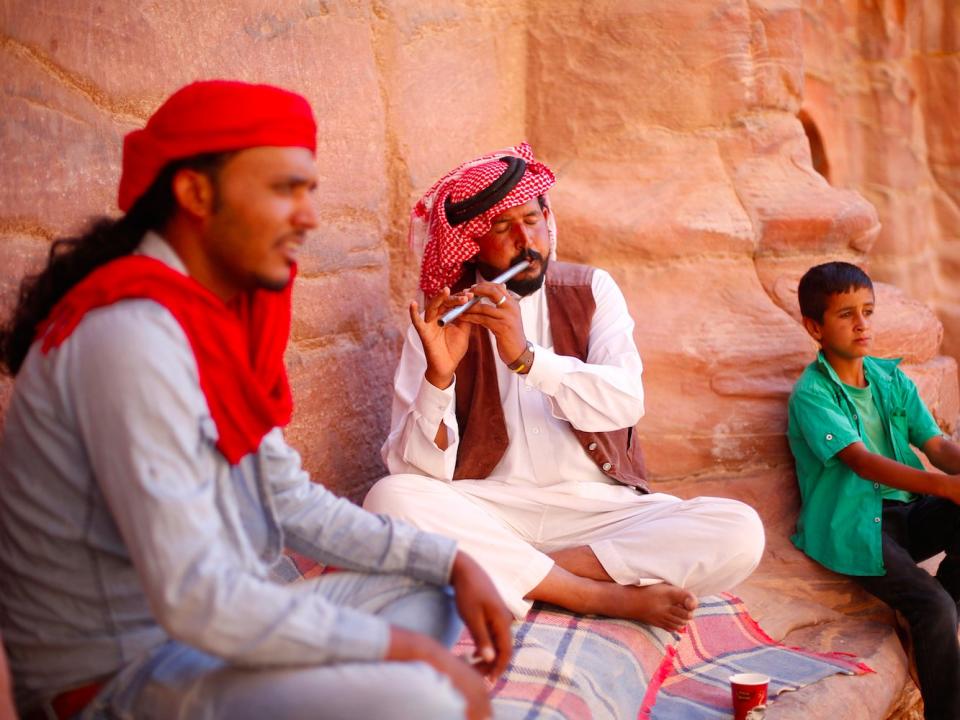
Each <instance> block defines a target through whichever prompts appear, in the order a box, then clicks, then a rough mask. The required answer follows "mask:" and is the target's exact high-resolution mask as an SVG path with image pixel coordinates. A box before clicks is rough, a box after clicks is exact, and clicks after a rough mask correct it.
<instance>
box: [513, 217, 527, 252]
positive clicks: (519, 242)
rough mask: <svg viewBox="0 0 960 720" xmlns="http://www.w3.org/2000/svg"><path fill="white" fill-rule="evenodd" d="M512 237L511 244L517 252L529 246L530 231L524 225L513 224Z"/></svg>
mask: <svg viewBox="0 0 960 720" xmlns="http://www.w3.org/2000/svg"><path fill="white" fill-rule="evenodd" d="M512 235H513V244H514V246H515V247H516V248H517V249H518V250H523V249H526V247H527V246H528V245H529V244H530V230H529V229H528V228H527V226H526V225H525V224H524V223H522V222H518V223H515V224H514V225H513V228H512Z"/></svg>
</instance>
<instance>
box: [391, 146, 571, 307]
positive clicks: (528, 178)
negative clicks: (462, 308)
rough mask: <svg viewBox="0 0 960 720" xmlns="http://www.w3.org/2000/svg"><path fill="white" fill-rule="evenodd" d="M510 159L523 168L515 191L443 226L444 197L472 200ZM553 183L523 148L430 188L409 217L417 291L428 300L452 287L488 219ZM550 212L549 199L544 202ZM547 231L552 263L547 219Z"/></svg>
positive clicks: (476, 163) (483, 160) (487, 158)
mask: <svg viewBox="0 0 960 720" xmlns="http://www.w3.org/2000/svg"><path fill="white" fill-rule="evenodd" d="M508 155H512V156H514V157H519V158H523V160H525V161H526V163H527V167H526V171H525V172H524V174H523V177H522V178H521V179H520V181H519V182H518V183H517V185H516V186H515V187H514V188H513V189H512V190H511V191H510V192H509V193H508V194H507V195H506V197H504V198H503V199H502V200H500V201H499V202H498V203H497V204H496V205H494V206H493V207H491V208H490V209H489V210H487V211H486V212H484V213H482V214H480V215H478V216H477V217H475V218H472V219H471V220H468V221H467V222H465V223H462V224H460V225H456V226H451V225H450V223H449V222H448V221H447V214H446V212H445V210H444V204H445V203H446V201H447V198H448V197H449V198H450V200H451V201H452V202H460V201H462V200H465V199H466V198H469V197H472V196H474V195H476V194H477V193H478V192H480V191H481V190H483V189H484V188H487V187H489V186H490V185H491V184H492V183H493V182H494V181H496V180H497V179H498V178H499V177H500V176H501V175H502V174H503V172H504V170H505V169H506V165H505V164H504V162H503V161H501V160H500V158H502V157H504V156H508ZM554 182H556V178H555V177H554V175H553V172H552V171H551V170H550V168H548V167H547V166H546V165H544V164H543V163H541V162H538V161H536V160H534V159H533V149H532V148H531V147H530V145H529V144H527V143H521V144H520V145H516V146H514V147H509V148H505V149H504V150H499V151H497V152H492V153H489V154H487V155H483V156H481V157H478V158H476V159H474V160H470V161H468V162H465V163H463V164H462V165H460V166H459V167H457V168H456V169H455V170H452V171H451V172H449V173H447V174H446V175H444V176H443V177H442V178H441V179H440V180H438V181H437V182H436V183H434V185H433V187H431V188H430V189H429V190H428V191H427V192H426V193H425V194H424V196H423V197H422V198H420V200H419V201H418V202H417V204H416V205H415V206H414V208H413V211H412V212H411V213H410V232H409V236H408V239H409V242H410V246H411V247H412V248H413V250H414V251H415V252H416V253H417V255H419V256H421V257H422V260H421V264H420V289H421V290H422V291H423V294H424V295H425V296H426V297H432V296H434V295H436V294H437V293H439V292H440V291H441V290H443V288H445V287H452V286H453V285H454V284H455V283H456V282H457V280H459V279H460V276H461V274H462V273H463V264H464V263H465V262H467V261H468V260H470V259H471V258H473V257H474V256H475V255H476V254H477V253H478V252H479V251H480V246H479V245H478V244H477V242H476V240H477V238H480V237H482V236H483V235H486V234H487V233H488V232H489V231H490V227H491V225H492V224H493V219H494V218H495V217H497V215H499V214H500V213H502V212H504V211H505V210H509V209H510V208H512V207H516V206H517V205H523V204H524V203H525V202H527V201H528V200H531V199H533V198H536V197H539V196H540V195H543V196H544V198H547V196H546V192H547V190H548V189H549V188H550V187H551V186H552V185H553V184H554ZM546 202H547V206H548V207H549V202H550V201H549V199H547V200H546ZM547 228H548V231H549V235H550V254H551V257H553V255H554V254H555V250H556V237H557V231H556V223H555V222H554V220H553V212H550V213H549V216H548V220H547Z"/></svg>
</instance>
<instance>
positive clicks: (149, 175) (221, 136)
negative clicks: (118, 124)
mask: <svg viewBox="0 0 960 720" xmlns="http://www.w3.org/2000/svg"><path fill="white" fill-rule="evenodd" d="M261 145H271V146H276V147H304V148H307V149H308V150H310V151H311V152H316V149H317V124H316V122H315V121H314V119H313V111H312V110H311V109H310V104H309V103H308V102H307V101H306V99H305V98H304V97H302V96H300V95H297V94H295V93H292V92H289V91H287V90H282V89H281V88H278V87H273V86H271V85H251V84H249V83H243V82H236V81H230V80H207V81H201V82H195V83H193V84H191V85H187V86H186V87H184V88H181V89H180V90H178V91H177V92H175V93H174V94H173V95H171V96H170V98H169V99H168V100H167V101H166V102H165V103H164V104H163V105H161V106H160V107H159V108H158V109H157V111H156V112H155V113H154V114H153V115H152V116H151V117H150V119H149V120H148V121H147V126H146V127H145V128H143V129H142V130H134V131H133V132H131V133H129V134H128V135H127V136H126V137H125V138H124V140H123V173H122V174H121V176H120V191H119V194H118V200H117V202H118V204H119V205H120V209H121V210H123V211H124V212H126V211H127V210H129V209H130V208H131V206H132V205H133V204H134V203H135V202H136V201H137V198H139V197H140V196H141V195H143V193H145V192H146V191H147V189H148V188H149V187H150V185H151V184H152V183H153V181H154V180H156V178H157V175H159V174H160V171H161V170H162V169H163V168H164V166H165V165H167V164H168V163H169V162H171V161H172V160H179V159H182V158H188V157H191V156H193V155H200V154H203V153H218V152H228V151H231V150H242V149H244V148H250V147H258V146H261Z"/></svg>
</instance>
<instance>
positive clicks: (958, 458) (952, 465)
mask: <svg viewBox="0 0 960 720" xmlns="http://www.w3.org/2000/svg"><path fill="white" fill-rule="evenodd" d="M923 452H924V454H925V455H926V456H927V458H928V459H929V460H930V462H931V463H932V464H933V466H934V467H936V468H938V469H940V470H942V471H943V472H945V473H947V474H950V475H956V474H960V444H957V443H955V442H953V441H952V440H948V439H947V438H945V437H944V436H942V435H937V436H936V437H933V438H931V439H930V440H928V441H927V442H926V443H924V444H923Z"/></svg>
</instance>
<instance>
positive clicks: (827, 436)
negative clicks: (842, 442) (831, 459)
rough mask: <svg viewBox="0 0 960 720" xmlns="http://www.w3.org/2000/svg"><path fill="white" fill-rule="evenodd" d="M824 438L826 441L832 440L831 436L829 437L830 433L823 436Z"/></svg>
mask: <svg viewBox="0 0 960 720" xmlns="http://www.w3.org/2000/svg"><path fill="white" fill-rule="evenodd" d="M824 437H825V438H826V439H827V440H833V435H831V434H830V433H827V434H826V435H824Z"/></svg>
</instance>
